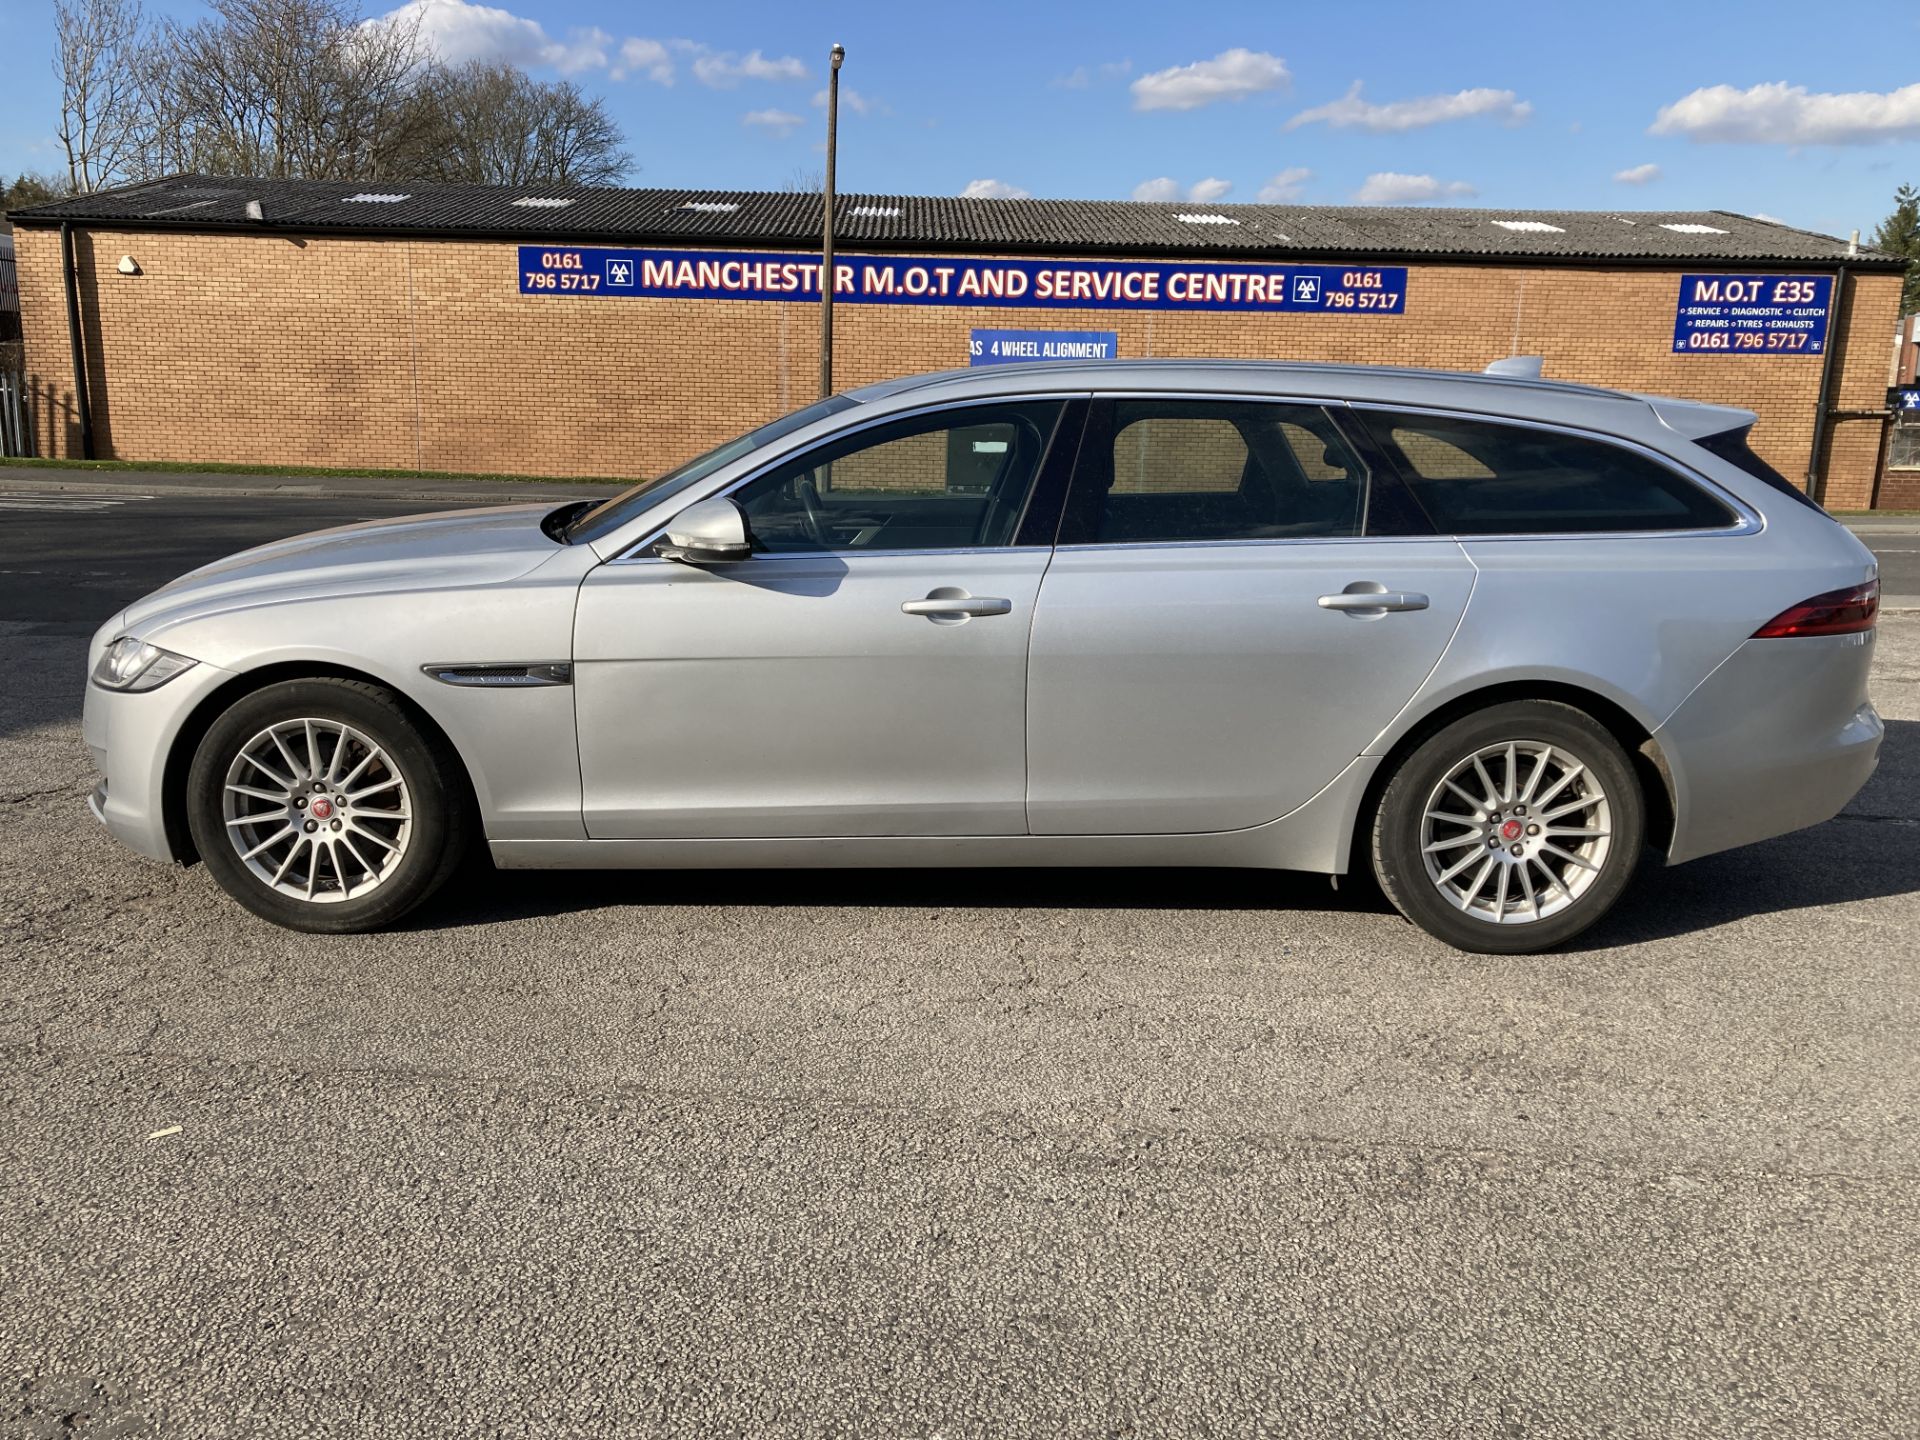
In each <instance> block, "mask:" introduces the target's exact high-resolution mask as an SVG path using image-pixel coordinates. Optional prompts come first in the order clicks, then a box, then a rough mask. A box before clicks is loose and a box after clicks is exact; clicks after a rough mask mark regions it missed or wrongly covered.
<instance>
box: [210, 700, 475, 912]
mask: <svg viewBox="0 0 1920 1440" xmlns="http://www.w3.org/2000/svg"><path fill="white" fill-rule="evenodd" d="M458 764H459V762H458V760H457V759H456V758H455V757H454V756H453V754H452V753H451V751H450V750H449V749H448V747H447V746H446V744H445V742H444V741H442V740H440V739H439V737H438V736H434V735H430V734H428V733H425V732H424V731H423V729H422V728H421V727H420V726H417V725H416V724H414V722H413V721H412V720H411V719H410V718H409V717H408V715H407V713H406V711H405V710H404V709H403V708H402V707H401V705H400V704H399V702H398V701H397V699H396V698H395V697H394V695H393V694H392V692H391V691H388V690H385V689H382V688H381V687H380V686H377V685H369V684H365V683H362V682H359V681H353V680H338V679H311V680H292V681H287V682H284V683H282V684H278V685H270V686H267V687H266V688H264V689H261V690H256V691H254V692H253V693H252V694H250V695H247V696H244V697H243V698H241V699H240V700H238V701H236V702H234V704H233V705H232V706H231V707H230V708H229V709H228V710H227V711H226V712H225V713H224V714H222V715H221V716H220V718H219V719H217V720H215V721H214V723H213V725H212V726H211V728H209V729H208V731H207V733H206V735H205V736H204V737H203V738H202V739H201V741H200V745H199V748H198V750H196V751H195V753H194V758H193V766H192V769H191V770H190V771H189V773H188V777H187V820H188V824H189V826H190V828H191V830H192V832H193V842H194V846H195V848H196V849H198V850H199V852H200V858H201V859H202V860H203V861H204V862H205V863H206V866H207V868H208V870H209V871H211V872H212V874H213V876H214V878H215V879H216V880H218V881H219V882H220V885H221V887H222V888H223V889H225V890H226V891H227V893H228V894H230V895H232V896H233V898H234V899H236V900H238V901H239V902H240V903H241V904H242V905H244V906H246V907H247V909H249V910H251V911H253V913H254V914H256V915H259V916H261V917H263V918H265V919H268V920H272V921H274V922H275V923H276V924H280V925H284V926H286V927H288V928H289V929H293V930H306V931H315V932H321V933H327V934H340V933H344V932H348V931H356V930H371V929H375V928H378V927H379V926H382V925H387V924H390V923H392V922H393V921H395V920H397V919H399V918H400V917H401V916H402V915H404V914H406V913H407V912H408V911H409V910H411V909H413V908H414V907H415V906H416V905H418V904H420V903H421V902H422V901H423V900H425V899H426V898H427V897H428V896H429V895H431V894H432V893H433V892H434V891H435V890H437V889H438V888H439V887H440V886H441V884H442V883H444V882H445V880H446V879H447V877H448V876H449V875H451V874H452V873H453V871H454V869H455V868H456V867H457V866H458V865H459V862H460V859H461V856H462V854H463V852H464V851H465V849H466V844H467V837H468V831H469V825H468V820H467V807H466V805H465V792H464V788H463V786H462V784H461V782H460V778H459V771H458Z"/></svg>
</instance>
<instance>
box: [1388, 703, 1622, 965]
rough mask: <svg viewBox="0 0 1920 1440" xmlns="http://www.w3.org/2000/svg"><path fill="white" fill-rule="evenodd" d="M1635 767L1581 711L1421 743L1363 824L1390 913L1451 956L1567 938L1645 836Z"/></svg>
mask: <svg viewBox="0 0 1920 1440" xmlns="http://www.w3.org/2000/svg"><path fill="white" fill-rule="evenodd" d="M1645 827H1646V816H1645V804H1644V801H1643V799H1642V796H1641V793H1640V784H1639V781H1638V779H1637V778H1636V776H1635V775H1634V770H1633V762H1632V761H1631V760H1630V759H1629V758H1628V756H1627V753H1626V751H1625V750H1623V749H1622V748H1621V746H1620V742H1619V741H1617V740H1616V739H1614V737H1613V735H1612V734H1611V733H1609V732H1608V730H1607V729H1606V728H1605V727H1604V726H1602V725H1601V724H1599V722H1597V721H1596V720H1594V719H1593V718H1592V717H1591V716H1589V715H1587V714H1586V713H1585V712H1583V711H1580V710H1576V709H1574V708H1573V707H1572V706H1569V705H1562V704H1558V703H1555V702H1551V701H1545V700H1521V701H1514V702H1510V703H1507V704H1502V705H1495V706H1491V707H1489V708H1488V709H1485V710H1482V711H1479V712H1478V713H1476V714H1473V715H1468V716H1466V717H1464V718H1462V719H1459V720H1456V721H1454V722H1453V723H1452V724H1450V725H1447V726H1445V727H1444V728H1442V729H1441V730H1439V731H1438V732H1436V733H1435V734H1433V735H1431V736H1429V737H1428V738H1427V739H1426V740H1425V741H1424V742H1423V743H1422V744H1420V745H1419V746H1418V747H1417V748H1416V749H1415V750H1414V751H1413V753H1412V754H1410V755H1408V756H1407V758H1406V760H1405V761H1404V762H1403V763H1402V764H1401V766H1400V768H1399V770H1398V771H1397V772H1396V773H1395V774H1394V776H1393V778H1392V779H1391V780H1390V781H1389V782H1388V784H1387V788H1386V790H1385V791H1384V792H1383V793H1382V795H1381V797H1380V805H1379V808H1378V809H1377V810H1376V811H1375V814H1374V825H1373V865H1374V872H1375V874H1377V875H1378V876H1379V879H1380V887H1381V889H1382V890H1384V891H1385V892H1386V895H1387V898H1388V899H1389V900H1391V901H1392V902H1393V904H1394V905H1395V907H1397V908H1398V909H1399V911H1400V913H1401V914H1403V915H1405V916H1406V917H1407V918H1408V919H1409V920H1411V921H1413V922H1414V924H1416V925H1418V926H1420V928H1421V929H1423V930H1425V931H1427V932H1428V933H1429V934H1431V935H1434V936H1436V937H1437V938H1439V939H1441V940H1444V941H1446V942H1447V943H1448V944H1449V945H1453V946H1456V947H1457V948H1459V949H1461V950H1473V951H1483V952H1489V953H1495V954H1525V953H1530V952H1533V951H1539V950H1547V949H1551V948H1552V947H1554V946H1556V945H1560V944H1564V943H1565V942H1566V941H1568V940H1570V939H1572V938H1573V937H1574V936H1575V935H1577V934H1579V933H1580V932H1581V931H1582V930H1585V929H1586V928H1587V927H1588V926H1589V925H1591V924H1593V923H1594V922H1595V921H1596V920H1598V919H1599V918H1600V917H1601V916H1602V915H1604V914H1606V912H1607V911H1608V910H1609V909H1610V908H1611V907H1612V905H1613V903H1614V901H1616V900H1617V899H1619V898H1620V893H1621V892H1622V891H1623V890H1625V889H1626V886H1627V882H1628V881H1629V880H1630V879H1631V878H1632V876H1633V871H1634V868H1635V867H1636V866H1637V865H1638V864H1639V860H1640V850H1641V846H1642V844H1643V842H1644V838H1645V833H1646V828H1645Z"/></svg>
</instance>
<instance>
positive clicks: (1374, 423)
mask: <svg viewBox="0 0 1920 1440" xmlns="http://www.w3.org/2000/svg"><path fill="white" fill-rule="evenodd" d="M1361 413H1363V414H1364V419H1365V422H1366V424H1367V427H1368V428H1369V430H1370V431H1371V432H1372V434H1373V436H1374V441H1375V443H1376V444H1377V445H1378V446H1379V447H1380V448H1381V449H1382V450H1383V451H1385V452H1386V455H1387V458H1388V459H1389V460H1390V461H1392V463H1393V464H1394V466H1395V467H1396V468H1397V469H1398V470H1399V471H1400V473H1401V475H1402V477H1403V478H1404V479H1405V481H1406V483H1407V488H1408V490H1410V491H1411V492H1412V494H1413V496H1414V498H1415V500H1416V501H1417V502H1418V503H1419V505H1420V507H1421V508H1422V509H1423V510H1425V511H1426V513H1427V516H1428V518H1429V519H1431V520H1432V522H1433V526H1434V529H1436V530H1438V531H1440V532H1441V533H1442V534H1448V535H1564V534H1608V533H1617V532H1631V531H1649V530H1713V529H1721V528H1724V527H1726V526H1729V525H1732V524H1733V523H1734V521H1735V519H1736V517H1735V515H1734V513H1733V511H1732V510H1730V509H1729V508H1728V507H1727V506H1726V505H1725V504H1723V503H1722V502H1721V501H1720V500H1718V499H1717V498H1715V497H1714V496H1713V495H1712V494H1710V493H1709V492H1708V491H1707V490H1706V489H1704V488H1703V487H1702V486H1700V485H1698V484H1696V483H1695V482H1694V481H1692V480H1689V479H1688V478H1687V477H1685V476H1684V475H1681V474H1680V473H1679V472H1677V471H1676V470H1673V469H1672V468H1670V467H1669V466H1666V465H1663V464H1662V463H1661V462H1660V461H1658V460H1655V459H1653V458H1652V457H1651V456H1648V455H1643V454H1641V453H1640V452H1638V451H1636V450H1630V449H1628V448H1627V447H1626V446H1624V445H1617V444H1614V443H1612V442H1610V441H1607V440H1602V439H1598V438H1594V437H1589V436H1583V435H1575V434H1570V433H1568V432H1566V431H1563V430H1551V429H1546V428H1544V427H1541V426H1537V425H1526V424H1518V423H1509V422H1505V421H1497V420H1480V419H1470V418H1456V417H1452V416H1436V415H1415V414H1407V413H1399V412H1394V411H1383V410H1368V411H1365V412H1361Z"/></svg>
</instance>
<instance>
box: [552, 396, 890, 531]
mask: <svg viewBox="0 0 1920 1440" xmlns="http://www.w3.org/2000/svg"><path fill="white" fill-rule="evenodd" d="M859 403H860V402H859V401H857V400H851V399H848V398H847V397H846V396H845V395H830V396H828V397H827V398H826V399H825V400H817V401H815V402H814V403H813V404H811V405H809V406H807V407H806V408H805V409H802V410H795V411H794V412H793V413H792V414H791V415H782V416H781V417H780V418H779V419H778V420H771V421H768V422H767V423H766V424H765V425H762V426H761V427H760V428H759V429H758V430H749V431H748V432H747V433H746V434H744V435H741V436H738V437H736V438H735V439H732V440H729V441H727V443H726V444H724V445H721V446H719V447H717V448H716V449H712V450H709V451H707V453H706V454H704V455H700V456H696V457H695V458H694V459H692V460H689V461H688V462H687V463H686V464H684V465H682V466H681V467H680V468H679V469H678V470H669V471H668V472H667V473H666V474H664V475H662V476H660V477H659V478H658V479H654V480H642V481H641V482H640V483H639V484H638V485H635V486H634V487H633V488H632V489H630V490H623V491H621V492H620V493H619V494H618V495H616V496H614V497H613V498H612V499H611V500H603V501H602V502H601V503H600V504H598V505H596V506H594V507H593V509H591V510H589V511H587V512H586V513H585V514H583V515H581V516H580V518H579V519H577V520H575V521H574V522H573V523H572V524H570V525H569V526H567V539H568V540H569V541H574V540H598V539H599V538H600V537H601V536H602V535H605V534H607V533H608V532H610V531H613V530H617V529H619V528H620V527H621V526H622V525H624V524H626V523H627V521H629V520H631V519H632V518H633V517H634V516H635V515H638V514H639V513H640V512H641V511H642V510H646V509H649V508H650V507H652V506H654V505H657V504H659V503H660V501H662V500H665V499H667V498H669V497H670V496H672V495H675V494H678V493H679V492H680V491H682V490H685V489H686V488H687V487H688V486H689V485H692V484H693V483H695V482H696V481H698V480H703V479H705V478H706V477H707V476H709V475H711V474H712V473H713V472H714V471H716V470H718V469H719V468H720V467H721V466H722V465H725V464H728V463H729V462H731V461H734V460H737V459H739V458H740V457H741V456H742V455H746V454H748V453H750V452H751V451H754V450H758V449H759V448H760V447H761V446H763V445H770V444H772V443H773V442H774V441H775V440H778V439H780V438H781V436H783V435H791V434H792V433H793V432H794V431H796V430H799V429H801V428H802V427H804V426H807V425H811V424H812V423H813V422H814V421H816V420H824V419H826V418H827V416H829V415H834V414H837V413H839V412H840V411H842V410H845V409H847V408H849V407H850V406H853V405H857V404H859Z"/></svg>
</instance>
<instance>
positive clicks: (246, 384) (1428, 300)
mask: <svg viewBox="0 0 1920 1440" xmlns="http://www.w3.org/2000/svg"><path fill="white" fill-rule="evenodd" d="M250 209H254V210H256V212H257V218H255V217H254V216H250V214H249V210H250ZM839 215H840V224H839V225H838V227H837V231H838V244H839V249H840V255H839V257H838V258H839V262H840V263H839V264H838V265H837V266H836V271H837V277H836V282H835V295H836V303H835V307H834V308H835V316H836V321H835V332H834V333H835V347H834V359H835V366H834V379H835V382H836V385H837V386H838V387H840V388H846V387H850V386H854V385H859V384H863V383H866V382H868V381H873V380H880V379H884V378H888V377H891V376H896V375H901V374H907V373H912V372H916V371H925V370H935V369H945V368H950V367H953V366H959V365H965V364H967V363H969V360H970V359H972V360H974V361H975V362H979V361H987V360H993V359H996V358H1001V357H1000V355H999V354H998V352H999V351H1000V350H1002V349H1004V350H1005V351H1007V352H1008V353H1011V354H1023V353H1033V352H1034V351H1036V350H1045V349H1058V350H1060V351H1061V353H1079V354H1087V353H1096V354H1104V353H1115V354H1117V355H1119V356H1123V357H1134V356H1230V357H1247V358H1274V359H1281V358H1285V359H1311V360H1329V361H1351V362H1359V363H1369V364H1393V365H1416V366H1430V367H1436V368H1441V369H1467V370H1478V369H1480V368H1482V367H1484V366H1485V365H1486V364H1487V363H1488V362H1489V361H1492V360H1495V359H1499V358H1502V357H1505V356H1510V355H1540V356H1542V357H1544V369H1545V374H1546V375H1547V376H1548V377H1549V378H1553V379H1565V380H1578V381H1585V382H1589V383H1594V384H1600V385H1608V386H1616V387H1620V388H1624V389H1630V390H1641V391H1649V392H1657V393H1661V394H1668V395H1680V396H1687V397H1693V398H1698V399H1702V400H1711V401H1717V402H1721V403H1726V404H1732V405H1739V406H1744V407H1746V408H1748V409H1751V410H1754V411H1756V412H1757V413H1758V414H1759V416H1760V421H1759V424H1758V425H1757V426H1756V428H1755V431H1754V434H1753V444H1754V448H1755V449H1756V450H1757V451H1759V453H1760V454H1761V455H1762V456H1764V457H1765V458H1766V459H1768V460H1769V461H1771V462H1772V463H1773V465H1774V466H1775V467H1776V468H1778V469H1779V470H1780V471H1781V472H1783V473H1784V474H1786V475H1788V476H1790V477H1792V478H1793V479H1794V480H1796V481H1799V482H1804V483H1810V484H1811V487H1812V489H1813V490H1814V493H1815V494H1817V495H1819V496H1820V497H1821V498H1823V499H1824V500H1825V501H1826V503H1827V504H1828V505H1829V506H1831V507H1834V508H1859V507H1866V506H1869V505H1874V504H1879V505H1884V506H1895V505H1900V506H1920V471H1905V472H1902V471H1892V470H1888V469H1886V468H1885V466H1884V464H1883V461H1884V457H1885V453H1886V449H1887V445H1886V440H1887V433H1888V418H1889V409H1888V401H1887V396H1888V386H1889V383H1890V381H1891V379H1892V376H1891V373H1890V368H1889V355H1888V339H1889V337H1890V336H1891V335H1892V334H1893V332H1894V328H1895V324H1896V321H1897V319H1898V305H1899V293H1900V273H1901V262H1900V261H1899V260H1897V259H1894V258H1892V257H1889V256H1885V255H1880V254H1877V253H1874V252H1871V251H1861V250H1856V249H1854V248H1853V247H1851V246H1850V245H1849V244H1848V242H1846V241H1841V240H1836V239H1834V238H1832V237H1830V236H1825V235H1818V234H1814V233H1811V232H1809V231H1804V230H1796V229H1793V228H1791V227H1789V226H1785V225H1780V224H1776V223H1773V222H1770V221H1765V220H1759V219H1753V218H1750V217H1746V216H1740V215H1733V214H1729V213H1725V212H1721V211H1710V212H1688V213H1669V212H1646V211H1640V212H1600V211H1577V212H1561V211H1528V212H1510V211H1491V210H1463V209H1451V208H1449V209H1431V210H1419V209H1363V208H1326V207H1309V206H1299V205H1229V206H1200V205H1159V204H1141V203H1122V202H1105V201H1070V200H970V199H958V198H932V197H914V196H902V197H879V196H847V197H844V198H843V199H842V200H841V202H840V205H839ZM13 218H14V221H15V224H16V226H17V230H16V249H17V252H18V257H19V274H20V290H21V307H22V318H23V322H24V328H25V332H26V339H27V347H28V366H29V375H30V385H31V388H32V392H33V395H34V398H35V415H34V419H35V424H36V429H37V435H38V440H39V445H40V450H41V453H43V454H51V455H78V454H80V453H81V452H82V449H83V445H84V439H85V437H84V436H83V427H82V424H81V419H82V406H81V403H80V402H81V398H82V395H83V394H84V399H85V402H86V403H85V410H86V414H87V418H88V419H89V420H90V425H89V426H88V427H86V428H87V429H90V431H91V448H92V450H93V453H94V454H95V455H97V456H100V457H114V458H121V459H130V460H163V459H164V460H186V461H193V460H209V461H213V460H218V461H235V462H242V463H256V464H264V463H281V464H311V465H331V466H354V467H363V466H364V467H382V468H400V469H423V470H446V471H473V470H479V471H511V472H522V473H527V474H549V475H595V476H637V475H645V474H651V473H657V472H658V471H660V470H661V469H663V468H665V467H668V466H671V465H673V464H675V463H677V462H679V461H680V460H682V459H685V458H686V457H687V456H689V455H691V454H693V453H696V452H697V451H699V450H701V449H704V448H706V447H708V446H710V445H712V444H713V443H715V442H716V441H718V440H719V439H722V438H724V437H725V436H727V435H730V434H733V433H735V432H738V431H740V430H743V429H745V428H746V427H748V426H750V425H753V424H755V423H758V422H760V421H763V420H766V419H768V418H770V417H771V416H773V415H775V414H778V413H780V412H782V411H785V410H788V409H792V408H794V407H796V406H798V405H801V404H804V403H806V402H807V401H809V400H811V399H813V398H815V396H816V395H817V393H818V387H819V366H820V361H819V344H820V323H819V310H820V306H819V290H820V269H819V265H818V260H817V255H816V254H815V248H816V246H817V244H818V237H819V230H820V199H819V197H818V196H817V195H802V194H754V193H718V192H688V191H666V190H623V189H566V188H559V189H554V188H550V187H541V188H536V189H532V190H520V189H513V188H506V187H481V186H446V185H410V184H396V185H392V186H389V187H385V188H383V189H378V190H376V189H373V188H372V187H367V186H360V185H351V184H341V183H332V182H317V181H304V182H303V181H263V180H242V179H233V178H208V177H194V176H185V177H175V178H171V179H168V180H163V181H158V182H155V183H152V184H148V185H143V186H138V187H131V188H128V189H124V190H117V191H111V192H105V193H102V194H97V195H90V196H86V197H82V198H79V199H74V200H68V201H62V202H58V203H55V204H52V205H46V206H41V207H39V208H37V209H33V210H29V211H25V212H20V213H17V214H16V215H15V216H14V217H13ZM63 245H64V246H70V248H71V253H72V256H73V264H72V266H71V272H70V280H71V285H70V286H69V284H68V280H69V274H68V272H67V270H66V267H63V264H62V254H63ZM70 300H71V305H70V303H69V302H70ZM70 311H71V313H72V314H73V316H74V318H75V319H76V320H77V325H78V330H79V334H80V337H81V350H82V352H83V357H84V364H83V365H82V366H80V367H76V366H75V365H74V362H73V356H72V353H71V350H70V348H69V345H68V334H69V315H70ZM988 332H998V333H988ZM1005 332H1015V333H1013V334H1008V333H1005ZM1063 347H1064V348H1063ZM81 377H84V392H83V391H82V390H81V388H80V386H79V385H78V384H77V383H76V382H77V380H79V379H80V378H81Z"/></svg>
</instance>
